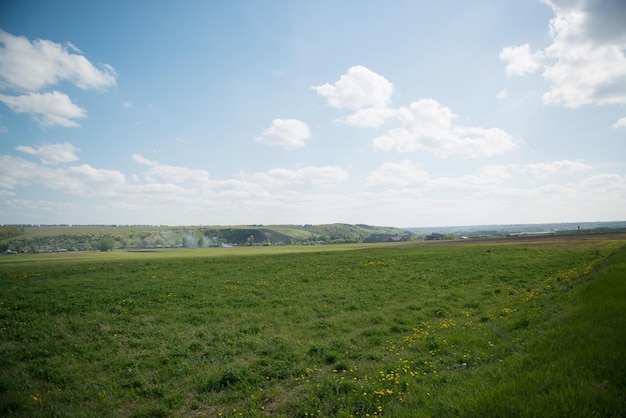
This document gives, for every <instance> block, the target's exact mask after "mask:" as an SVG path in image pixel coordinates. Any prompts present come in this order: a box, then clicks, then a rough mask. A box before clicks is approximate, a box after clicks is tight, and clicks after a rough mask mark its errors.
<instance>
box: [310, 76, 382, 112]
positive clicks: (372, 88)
mask: <svg viewBox="0 0 626 418" xmlns="http://www.w3.org/2000/svg"><path fill="white" fill-rule="evenodd" d="M311 88H312V89H313V90H315V91H316V92H317V94H319V95H320V96H324V97H326V98H327V99H328V104H329V105H330V106H332V107H335V108H337V109H344V108H348V109H360V108H364V107H385V106H387V105H388V104H389V103H390V102H391V95H392V93H393V84H391V83H390V82H389V81H388V80H387V79H386V78H385V77H383V76H381V75H380V74H377V73H375V72H373V71H371V70H369V69H367V68H365V67H363V66H361V65H357V66H354V67H350V69H348V72H347V73H346V74H344V75H342V76H341V77H340V78H339V80H337V81H336V82H335V83H334V84H329V83H326V84H323V85H321V86H313V87H311Z"/></svg>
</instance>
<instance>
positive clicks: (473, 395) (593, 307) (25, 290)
mask: <svg viewBox="0 0 626 418" xmlns="http://www.w3.org/2000/svg"><path fill="white" fill-rule="evenodd" d="M625 322H626V241H620V240H617V239H584V240H582V239H580V240H566V239H563V240H538V241H536V242H535V241H530V240H526V241H524V242H518V243H510V242H506V243H504V242H503V243H478V244H477V243H465V244H461V245H425V244H421V245H408V244H404V245H377V246H367V245H359V246H356V245H354V246H336V247H333V248H332V249H331V248H330V247H322V246H317V247H283V249H281V248H279V247H275V248H272V247H268V248H231V249H194V250H170V251H160V252H134V253H133V252H121V251H114V252H108V253H76V254H50V255H47V254H39V255H38V254H20V255H12V256H4V257H2V258H0V415H2V416H15V417H51V416H59V417H66V416H67V417H70V416H71V417H95V416H129V417H154V416H181V417H183V416H207V417H240V416H243V417H262V416H285V417H312V416H313V417H330V416H334V417H368V416H369V417H375V416H389V417H403V416H407V417H420V416H424V417H427V416H433V417H436V416H441V417H448V416H544V417H549V416H553V417H559V416H592V415H593V416H603V417H611V416H614V417H619V416H624V415H625V414H626V408H625V405H626V395H625V393H626V366H625V365H626V331H625V330H626V323H625Z"/></svg>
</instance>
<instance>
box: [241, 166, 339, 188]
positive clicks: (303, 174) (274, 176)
mask: <svg viewBox="0 0 626 418" xmlns="http://www.w3.org/2000/svg"><path fill="white" fill-rule="evenodd" d="M242 176H243V177H244V178H245V179H246V180H248V181H250V182H252V183H256V184H259V185H262V186H263V187H266V188H273V189H279V190H285V189H290V190H302V189H311V188H330V187H333V186H335V185H337V184H338V183H341V182H342V181H344V180H346V179H347V178H348V173H347V172H346V171H345V170H344V169H342V168H341V167H337V166H322V167H303V168H300V169H297V170H289V169H285V168H275V169H272V170H269V171H266V172H261V173H255V174H250V175H245V174H243V175H242Z"/></svg>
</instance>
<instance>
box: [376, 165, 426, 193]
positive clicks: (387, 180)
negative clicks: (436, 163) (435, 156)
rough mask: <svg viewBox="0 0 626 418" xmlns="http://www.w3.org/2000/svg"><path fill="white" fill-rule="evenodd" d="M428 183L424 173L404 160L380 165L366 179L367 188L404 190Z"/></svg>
mask: <svg viewBox="0 0 626 418" xmlns="http://www.w3.org/2000/svg"><path fill="white" fill-rule="evenodd" d="M429 182H430V178H429V175H428V173H427V172H426V171H424V170H422V169H421V168H419V167H418V166H416V165H414V164H413V163H411V162H410V161H409V160H404V161H401V162H399V163H393V162H387V163H384V164H382V165H381V166H380V167H379V168H377V169H376V170H375V171H373V172H372V173H370V175H369V176H368V177H367V181H366V184H367V186H368V187H386V188H405V187H411V186H419V185H427V184H428V183H429Z"/></svg>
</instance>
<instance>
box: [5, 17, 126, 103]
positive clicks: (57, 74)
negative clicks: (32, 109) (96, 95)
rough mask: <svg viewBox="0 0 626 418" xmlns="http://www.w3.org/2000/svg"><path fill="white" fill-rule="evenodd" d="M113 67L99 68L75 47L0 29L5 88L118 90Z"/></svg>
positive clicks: (104, 66) (29, 89)
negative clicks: (61, 86) (67, 86)
mask: <svg viewBox="0 0 626 418" xmlns="http://www.w3.org/2000/svg"><path fill="white" fill-rule="evenodd" d="M115 77H116V73H115V70H114V69H113V67H111V66H110V65H107V64H104V65H102V66H100V68H96V66H94V65H93V64H92V63H91V62H89V60H87V58H85V57H84V56H83V55H82V54H81V52H80V50H78V48H76V47H75V46H74V45H73V44H71V43H68V44H67V45H66V46H63V45H60V44H57V43H54V42H52V41H49V40H44V39H37V40H34V41H30V40H28V39H27V38H26V37H23V36H14V35H11V34H10V33H7V32H5V31H3V30H1V29H0V83H1V85H2V86H3V87H5V88H11V89H16V90H26V91H38V90H41V89H43V88H45V87H48V86H52V85H55V84H57V83H59V82H61V81H69V82H71V83H73V84H75V85H76V86H78V87H79V88H81V89H106V88H108V87H112V86H115V84H116V82H115Z"/></svg>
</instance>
